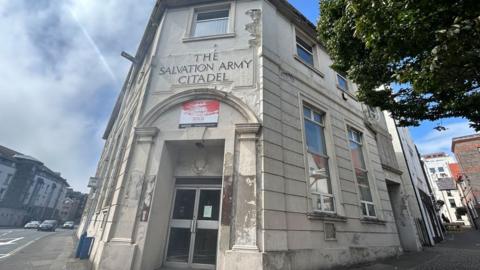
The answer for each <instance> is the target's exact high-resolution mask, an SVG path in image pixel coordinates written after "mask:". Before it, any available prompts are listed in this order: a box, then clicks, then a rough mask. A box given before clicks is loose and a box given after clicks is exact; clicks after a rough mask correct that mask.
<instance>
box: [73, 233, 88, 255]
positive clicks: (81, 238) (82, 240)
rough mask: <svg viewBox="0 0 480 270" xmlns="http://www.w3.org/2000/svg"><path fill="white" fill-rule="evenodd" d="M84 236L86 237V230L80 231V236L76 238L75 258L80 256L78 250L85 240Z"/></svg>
mask: <svg viewBox="0 0 480 270" xmlns="http://www.w3.org/2000/svg"><path fill="white" fill-rule="evenodd" d="M85 237H87V232H84V233H82V235H81V236H80V239H79V240H78V244H77V250H76V251H75V258H79V257H80V251H81V250H82V245H83V242H84V241H85Z"/></svg>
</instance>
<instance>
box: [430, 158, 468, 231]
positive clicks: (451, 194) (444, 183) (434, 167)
mask: <svg viewBox="0 0 480 270" xmlns="http://www.w3.org/2000/svg"><path fill="white" fill-rule="evenodd" d="M422 158H423V161H424V164H425V172H427V175H428V178H429V181H430V184H431V186H432V188H433V194H434V196H435V198H436V200H437V205H438V207H439V208H440V210H441V212H440V213H441V218H442V221H443V222H444V223H462V224H463V225H465V226H467V227H470V226H471V223H470V219H469V217H468V215H466V213H462V214H461V213H460V212H459V211H457V208H463V207H464V205H463V200H462V193H461V192H460V191H459V190H458V188H457V185H456V181H455V179H454V177H453V175H452V172H451V171H450V164H453V163H456V161H455V159H454V158H453V157H451V156H449V155H448V154H446V153H443V152H442V153H432V154H426V155H423V156H422Z"/></svg>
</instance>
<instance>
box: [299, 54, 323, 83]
mask: <svg viewBox="0 0 480 270" xmlns="http://www.w3.org/2000/svg"><path fill="white" fill-rule="evenodd" d="M293 58H295V60H297V61H298V62H300V63H302V64H304V65H305V66H306V67H308V68H309V69H310V70H311V71H313V72H315V73H317V74H318V75H319V76H320V77H322V78H324V77H325V75H324V74H323V73H322V72H321V71H320V70H318V69H317V68H316V67H314V66H312V65H311V64H309V63H307V62H305V61H304V60H303V59H302V58H300V56H298V55H296V54H295V55H294V56H293Z"/></svg>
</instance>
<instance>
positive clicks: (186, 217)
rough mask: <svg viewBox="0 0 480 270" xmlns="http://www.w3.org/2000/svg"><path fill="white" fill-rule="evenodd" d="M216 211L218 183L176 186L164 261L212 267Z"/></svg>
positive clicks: (213, 263) (214, 256)
mask: <svg viewBox="0 0 480 270" xmlns="http://www.w3.org/2000/svg"><path fill="white" fill-rule="evenodd" d="M219 213H220V188H219V187H177V188H176V190H175V199H174V204H173V209H172V214H171V218H170V228H169V240H168V248H167V254H166V264H167V265H170V266H179V267H191V268H204V269H214V268H215V262H216V258H217V237H218V220H219Z"/></svg>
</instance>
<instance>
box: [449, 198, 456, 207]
mask: <svg viewBox="0 0 480 270" xmlns="http://www.w3.org/2000/svg"><path fill="white" fill-rule="evenodd" d="M448 201H449V202H450V207H453V208H455V207H457V205H456V204H455V200H454V199H449V200H448Z"/></svg>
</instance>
